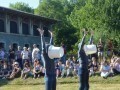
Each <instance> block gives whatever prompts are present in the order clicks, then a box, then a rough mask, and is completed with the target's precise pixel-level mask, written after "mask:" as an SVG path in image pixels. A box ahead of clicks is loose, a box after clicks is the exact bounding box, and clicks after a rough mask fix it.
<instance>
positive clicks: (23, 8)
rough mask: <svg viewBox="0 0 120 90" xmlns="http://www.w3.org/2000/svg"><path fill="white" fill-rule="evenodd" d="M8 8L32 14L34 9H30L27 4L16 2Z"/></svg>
mask: <svg viewBox="0 0 120 90" xmlns="http://www.w3.org/2000/svg"><path fill="white" fill-rule="evenodd" d="M9 7H10V8H12V9H16V10H21V11H25V12H28V13H32V14H33V13H34V9H33V8H31V7H30V6H29V5H28V4H26V3H23V2H16V3H15V4H12V3H11V4H10V5H9Z"/></svg>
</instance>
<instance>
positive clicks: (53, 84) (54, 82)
mask: <svg viewBox="0 0 120 90" xmlns="http://www.w3.org/2000/svg"><path fill="white" fill-rule="evenodd" d="M51 90H56V75H53V76H52V89H51Z"/></svg>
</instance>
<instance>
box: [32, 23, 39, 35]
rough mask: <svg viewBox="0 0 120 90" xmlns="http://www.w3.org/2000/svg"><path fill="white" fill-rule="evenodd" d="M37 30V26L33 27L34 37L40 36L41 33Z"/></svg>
mask: <svg viewBox="0 0 120 90" xmlns="http://www.w3.org/2000/svg"><path fill="white" fill-rule="evenodd" d="M37 28H38V26H37V25H33V35H34V36H39V35H40V34H39V32H38V30H37Z"/></svg>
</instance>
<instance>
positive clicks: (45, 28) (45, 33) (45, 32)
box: [43, 27, 49, 37]
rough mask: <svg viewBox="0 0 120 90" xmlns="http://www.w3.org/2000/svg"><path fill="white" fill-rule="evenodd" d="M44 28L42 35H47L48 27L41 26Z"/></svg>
mask: <svg viewBox="0 0 120 90" xmlns="http://www.w3.org/2000/svg"><path fill="white" fill-rule="evenodd" d="M43 30H44V36H45V37H49V32H48V27H43Z"/></svg>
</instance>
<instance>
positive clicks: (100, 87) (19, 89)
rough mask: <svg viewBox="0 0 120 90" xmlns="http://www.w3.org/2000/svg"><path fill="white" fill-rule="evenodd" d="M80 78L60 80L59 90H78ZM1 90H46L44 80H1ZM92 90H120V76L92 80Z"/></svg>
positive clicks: (95, 77) (58, 80) (92, 78)
mask: <svg viewBox="0 0 120 90" xmlns="http://www.w3.org/2000/svg"><path fill="white" fill-rule="evenodd" d="M78 83H79V82H78V78H77V77H73V78H58V79H57V90H78V87H79V84H78ZM0 90H44V78H40V79H32V78H28V79H26V80H22V79H20V78H18V79H15V80H12V81H7V80H0ZM90 90H120V76H115V77H109V78H107V79H103V78H101V77H100V76H94V77H91V78H90Z"/></svg>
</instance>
